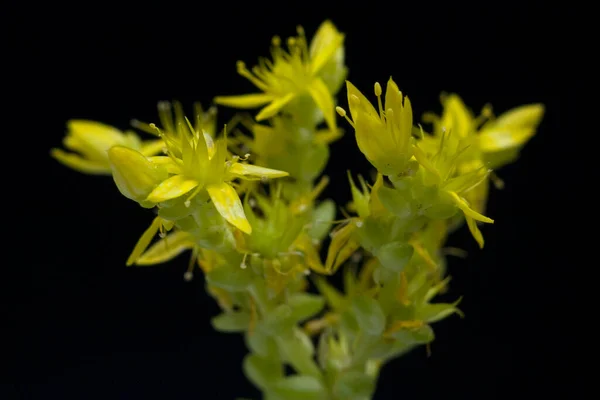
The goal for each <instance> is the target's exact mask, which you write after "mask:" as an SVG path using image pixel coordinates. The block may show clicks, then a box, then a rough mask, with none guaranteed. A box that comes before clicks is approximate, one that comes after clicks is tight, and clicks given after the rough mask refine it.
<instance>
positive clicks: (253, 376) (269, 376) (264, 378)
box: [243, 354, 283, 390]
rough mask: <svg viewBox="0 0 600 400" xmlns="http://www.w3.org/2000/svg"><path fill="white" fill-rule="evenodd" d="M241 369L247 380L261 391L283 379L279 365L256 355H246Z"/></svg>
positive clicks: (281, 368)
mask: <svg viewBox="0 0 600 400" xmlns="http://www.w3.org/2000/svg"><path fill="white" fill-rule="evenodd" d="M243 369H244V374H245V375H246V376H247V377H248V379H249V380H250V381H251V382H252V383H254V384H255V385H256V386H257V387H259V388H260V389H262V390H265V389H266V388H267V387H269V386H272V385H273V384H274V383H275V382H277V381H278V380H279V379H281V378H283V366H282V364H281V363H279V362H276V361H273V360H269V359H266V358H262V357H261V356H259V355H258V354H249V355H247V356H246V357H245V358H244V362H243Z"/></svg>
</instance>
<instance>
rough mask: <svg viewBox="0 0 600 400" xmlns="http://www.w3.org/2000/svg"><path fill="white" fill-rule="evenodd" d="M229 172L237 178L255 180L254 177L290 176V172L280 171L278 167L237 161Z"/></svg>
mask: <svg viewBox="0 0 600 400" xmlns="http://www.w3.org/2000/svg"><path fill="white" fill-rule="evenodd" d="M229 173H230V174H232V175H234V176H235V177H237V178H241V179H247V180H254V179H267V178H281V177H283V176H288V175H289V174H288V173H287V172H285V171H279V170H276V169H271V168H265V167H259V166H257V165H252V164H242V163H235V164H233V165H232V166H231V168H229Z"/></svg>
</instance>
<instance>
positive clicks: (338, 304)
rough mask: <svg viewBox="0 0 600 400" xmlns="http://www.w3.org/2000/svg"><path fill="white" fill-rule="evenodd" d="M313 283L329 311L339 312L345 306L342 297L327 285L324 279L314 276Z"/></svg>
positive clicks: (344, 300) (332, 287) (337, 291)
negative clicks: (323, 298)
mask: <svg viewBox="0 0 600 400" xmlns="http://www.w3.org/2000/svg"><path fill="white" fill-rule="evenodd" d="M313 282H314V284H315V286H316V287H317V289H318V290H319V292H320V293H321V295H323V296H324V297H325V300H326V301H327V304H328V305H329V307H330V308H331V309H333V310H336V311H341V310H342V309H343V308H344V306H345V304H346V299H345V297H344V295H343V294H342V293H341V292H340V291H339V290H337V289H336V288H335V287H334V286H332V285H331V284H329V282H327V280H326V279H325V278H323V277H321V276H315V277H314V279H313Z"/></svg>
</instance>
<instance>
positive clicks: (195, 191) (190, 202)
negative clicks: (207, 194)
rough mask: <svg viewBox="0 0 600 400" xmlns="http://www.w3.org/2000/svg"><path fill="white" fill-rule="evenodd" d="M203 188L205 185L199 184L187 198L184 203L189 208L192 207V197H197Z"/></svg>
mask: <svg viewBox="0 0 600 400" xmlns="http://www.w3.org/2000/svg"><path fill="white" fill-rule="evenodd" d="M202 188H203V187H202V186H201V185H198V187H197V188H196V189H195V190H194V191H193V192H192V194H191V195H190V197H188V198H187V200H186V201H185V202H184V203H183V204H184V205H185V206H186V207H187V208H189V207H190V205H191V204H192V199H193V198H194V197H196V195H197V194H198V193H200V191H201V190H202Z"/></svg>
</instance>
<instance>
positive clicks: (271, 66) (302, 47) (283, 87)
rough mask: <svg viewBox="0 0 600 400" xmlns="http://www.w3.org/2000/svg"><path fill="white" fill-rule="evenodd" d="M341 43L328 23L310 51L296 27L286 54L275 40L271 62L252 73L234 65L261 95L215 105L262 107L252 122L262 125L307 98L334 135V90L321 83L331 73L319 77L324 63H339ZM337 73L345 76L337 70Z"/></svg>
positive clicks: (219, 101) (263, 61) (222, 100)
mask: <svg viewBox="0 0 600 400" xmlns="http://www.w3.org/2000/svg"><path fill="white" fill-rule="evenodd" d="M343 41H344V35H343V34H342V33H340V32H338V30H337V29H336V28H335V26H334V25H333V24H332V23H331V22H330V21H325V22H323V24H321V26H320V28H319V30H318V31H317V34H316V35H315V37H314V38H313V40H312V42H311V45H310V49H309V47H308V45H307V42H306V37H305V35H304V30H303V29H302V27H298V36H297V37H292V38H289V39H288V51H285V50H284V49H283V48H282V46H281V39H280V38H279V37H278V36H275V37H274V38H273V48H272V51H271V53H272V56H273V60H272V61H271V60H268V59H261V60H260V61H259V65H257V66H255V67H254V68H252V71H250V70H248V69H247V68H246V65H245V64H244V63H243V62H242V61H238V64H237V69H238V73H239V74H240V75H242V76H243V77H244V78H246V79H248V80H249V81H250V82H252V83H253V84H254V85H255V86H256V87H257V88H259V89H260V90H262V92H263V93H255V94H245V95H239V96H218V97H216V98H215V102H216V103H217V104H221V105H226V106H230V107H237V108H255V107H259V106H263V105H265V104H266V106H265V107H264V108H263V109H262V110H260V112H259V113H258V114H257V115H256V120H257V121H262V120H265V119H268V118H271V117H273V116H274V115H275V114H277V113H278V112H279V111H280V110H281V109H282V108H283V107H285V106H286V105H287V104H288V103H290V102H291V101H292V100H294V99H295V98H297V97H298V96H301V95H304V94H308V95H310V97H311V98H312V99H313V101H314V102H315V104H316V105H317V107H318V108H319V109H320V110H321V112H322V113H323V116H324V118H325V122H326V123H327V125H328V126H329V128H330V129H331V130H334V131H335V128H336V121H335V112H334V98H333V93H332V92H333V91H332V89H334V88H328V85H327V84H326V82H325V80H329V79H330V78H331V77H330V75H331V71H326V72H327V73H326V74H325V75H323V76H322V75H321V74H322V73H323V72H324V69H325V67H327V66H328V63H330V62H335V61H336V59H338V60H339V56H340V48H342V43H343ZM342 58H343V53H342ZM338 71H341V72H342V73H344V74H345V70H342V69H341V68H338ZM324 79H325V80H324ZM342 79H343V78H342Z"/></svg>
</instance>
